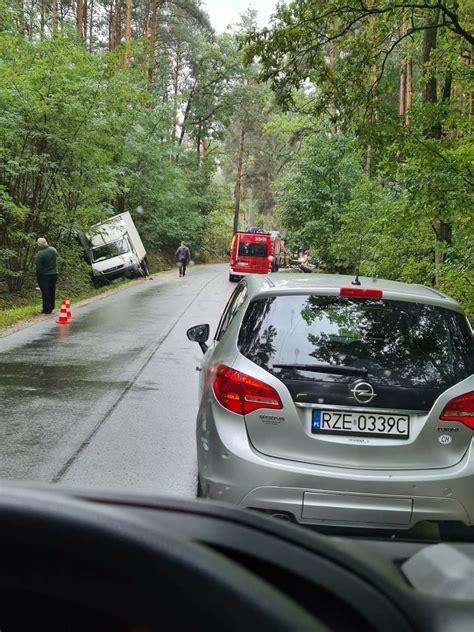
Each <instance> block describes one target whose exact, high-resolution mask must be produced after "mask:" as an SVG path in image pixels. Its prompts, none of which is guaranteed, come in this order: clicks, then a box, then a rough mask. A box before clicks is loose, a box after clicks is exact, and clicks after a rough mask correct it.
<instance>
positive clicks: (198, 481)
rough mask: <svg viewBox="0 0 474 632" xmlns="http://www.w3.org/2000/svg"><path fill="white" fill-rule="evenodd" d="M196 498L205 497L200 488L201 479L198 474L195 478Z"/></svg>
mask: <svg viewBox="0 0 474 632" xmlns="http://www.w3.org/2000/svg"><path fill="white" fill-rule="evenodd" d="M196 498H206V495H205V494H204V492H203V489H202V485H201V479H200V478H199V476H198V478H197V487H196Z"/></svg>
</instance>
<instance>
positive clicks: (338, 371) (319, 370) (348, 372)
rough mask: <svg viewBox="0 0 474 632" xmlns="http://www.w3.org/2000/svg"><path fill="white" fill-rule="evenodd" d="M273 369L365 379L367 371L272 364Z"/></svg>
mask: <svg viewBox="0 0 474 632" xmlns="http://www.w3.org/2000/svg"><path fill="white" fill-rule="evenodd" d="M272 368H273V369H296V370H297V371H313V372H314V373H332V374H333V375H357V376H360V377H367V375H368V373H369V372H368V370H367V369H364V368H362V369H359V368H357V367H355V366H337V365H336V364H274V365H273V367H272Z"/></svg>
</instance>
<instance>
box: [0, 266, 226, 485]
mask: <svg viewBox="0 0 474 632" xmlns="http://www.w3.org/2000/svg"><path fill="white" fill-rule="evenodd" d="M234 287H235V286H234V285H233V284H230V283H229V282H228V279H227V272H226V266H225V265H210V266H203V267H196V268H190V269H189V273H188V274H187V276H186V277H185V278H183V279H179V278H178V275H177V272H175V271H173V272H168V273H163V274H161V275H157V276H156V277H155V280H152V281H143V282H141V283H138V284H136V285H133V286H130V287H129V288H126V289H124V290H123V291H121V292H117V293H115V294H113V295H110V296H105V297H103V298H101V299H100V300H97V301H94V302H92V303H89V304H87V305H84V306H80V307H78V308H77V309H74V306H73V316H74V319H73V321H72V323H71V324H69V325H66V326H61V325H57V324H56V323H55V318H54V317H49V318H47V319H44V320H41V321H40V322H38V323H37V324H34V325H33V326H31V327H29V328H27V329H24V330H22V331H19V332H16V333H14V334H11V335H9V336H6V337H5V338H1V339H0V401H1V402H2V405H1V409H0V477H2V478H6V479H18V480H19V479H22V480H32V481H41V482H56V483H60V484H66V485H68V486H80V487H100V488H102V489H129V490H135V491H145V492H153V493H157V494H172V495H175V496H185V497H193V496H194V495H195V490H196V455H195V438H194V429H195V418H196V412H197V383H198V373H197V372H196V366H197V364H198V363H199V360H200V357H201V356H202V352H201V350H200V349H199V346H198V345H197V344H196V343H191V342H189V341H188V339H187V338H186V329H187V328H188V327H190V326H192V325H196V324H199V323H204V322H209V323H210V324H211V332H212V333H213V332H214V331H215V327H216V325H217V322H218V320H219V317H220V314H221V312H222V309H223V307H224V305H225V303H226V301H227V299H228V297H229V295H230V293H231V292H232V290H233V289H234Z"/></svg>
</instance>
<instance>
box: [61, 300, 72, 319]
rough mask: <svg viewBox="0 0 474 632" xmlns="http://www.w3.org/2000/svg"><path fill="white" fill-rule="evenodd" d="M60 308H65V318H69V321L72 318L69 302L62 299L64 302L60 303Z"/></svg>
mask: <svg viewBox="0 0 474 632" xmlns="http://www.w3.org/2000/svg"><path fill="white" fill-rule="evenodd" d="M61 306H64V307H65V308H66V311H67V317H68V318H69V320H71V318H72V317H73V316H72V311H71V301H70V300H69V299H68V298H66V299H64V301H63V302H62V303H61Z"/></svg>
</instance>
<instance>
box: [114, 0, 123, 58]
mask: <svg viewBox="0 0 474 632" xmlns="http://www.w3.org/2000/svg"><path fill="white" fill-rule="evenodd" d="M121 43H122V13H121V3H120V0H115V8H114V45H113V47H112V48H115V47H116V46H120V44H121Z"/></svg>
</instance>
